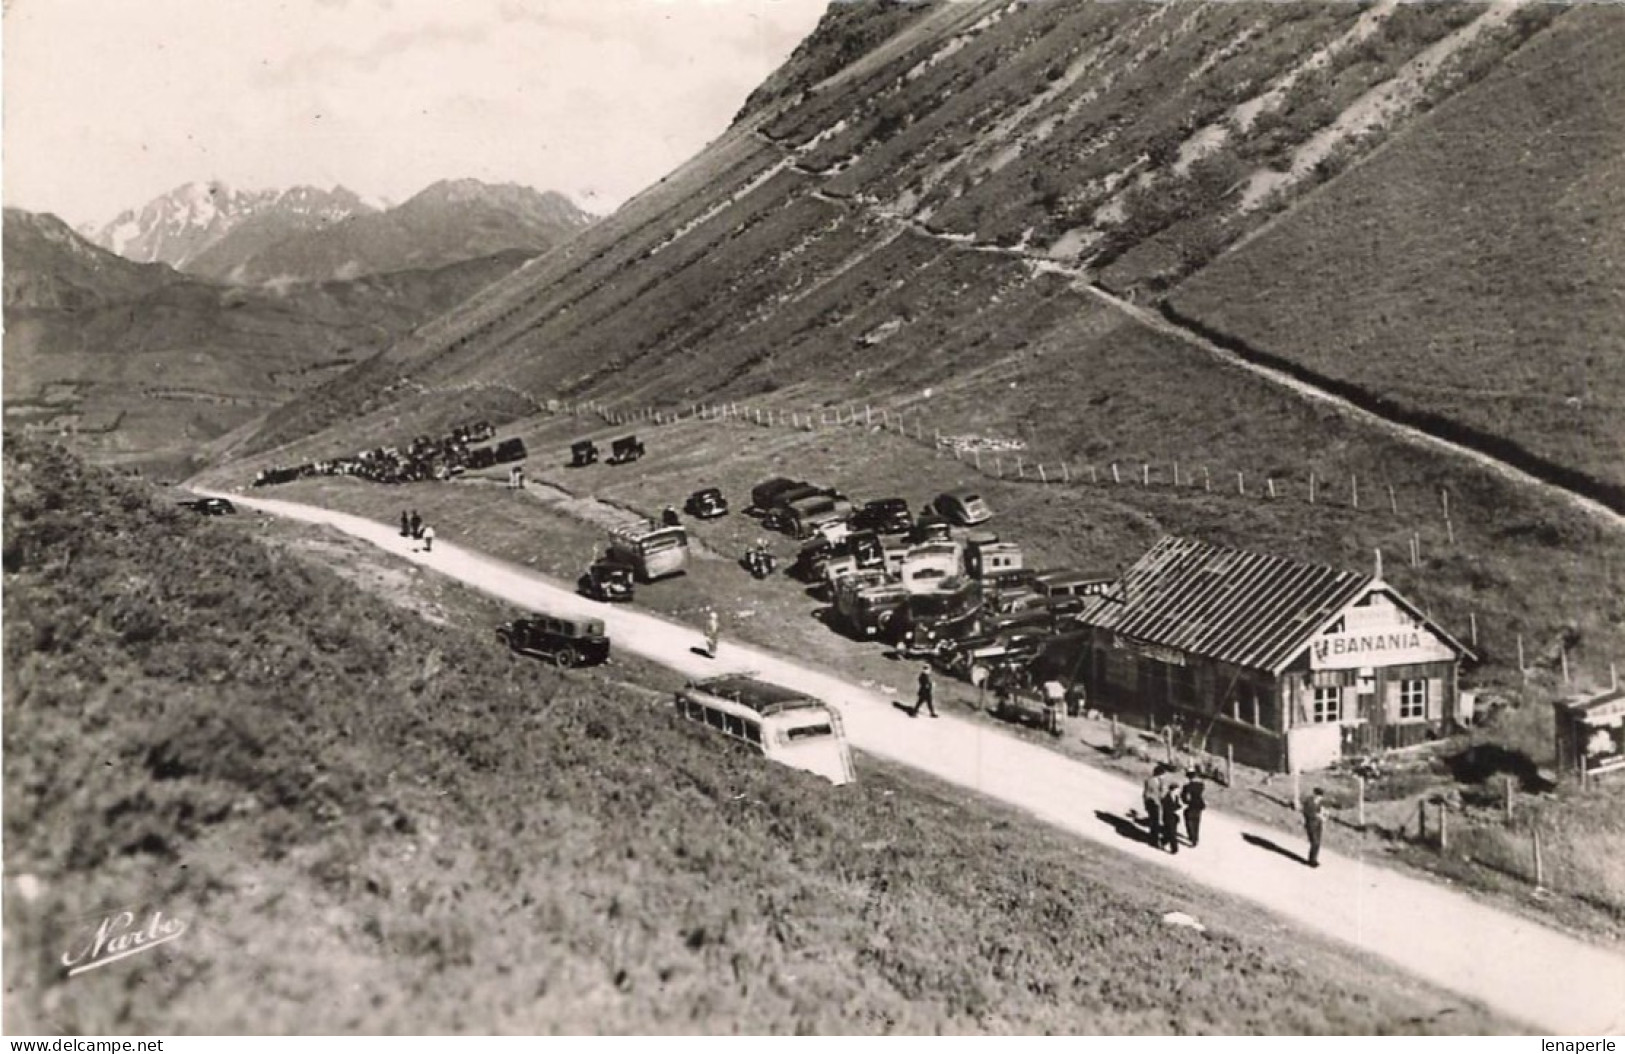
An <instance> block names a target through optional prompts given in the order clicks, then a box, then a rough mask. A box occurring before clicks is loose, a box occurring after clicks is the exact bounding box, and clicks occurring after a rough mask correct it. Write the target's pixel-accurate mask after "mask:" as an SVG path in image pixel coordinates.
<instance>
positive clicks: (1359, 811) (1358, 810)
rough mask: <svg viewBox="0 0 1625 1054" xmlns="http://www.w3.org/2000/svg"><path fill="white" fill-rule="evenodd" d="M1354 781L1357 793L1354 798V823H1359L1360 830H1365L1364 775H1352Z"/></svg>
mask: <svg viewBox="0 0 1625 1054" xmlns="http://www.w3.org/2000/svg"><path fill="white" fill-rule="evenodd" d="M1354 782H1355V787H1356V793H1358V795H1359V797H1358V798H1357V799H1356V800H1355V806H1354V820H1355V823H1356V824H1358V825H1359V828H1360V830H1362V831H1363V830H1365V777H1364V776H1356V777H1354Z"/></svg>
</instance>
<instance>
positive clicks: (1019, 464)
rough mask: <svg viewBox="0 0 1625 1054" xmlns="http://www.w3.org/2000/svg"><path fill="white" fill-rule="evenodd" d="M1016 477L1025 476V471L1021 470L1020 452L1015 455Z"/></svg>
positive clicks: (1021, 477)
mask: <svg viewBox="0 0 1625 1054" xmlns="http://www.w3.org/2000/svg"><path fill="white" fill-rule="evenodd" d="M1016 478H1018V479H1025V478H1026V473H1024V472H1022V471H1021V455H1020V454H1017V455H1016Z"/></svg>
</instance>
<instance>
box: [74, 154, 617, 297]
mask: <svg viewBox="0 0 1625 1054" xmlns="http://www.w3.org/2000/svg"><path fill="white" fill-rule="evenodd" d="M592 220H593V217H592V216H590V215H589V214H587V213H585V212H582V211H581V210H580V209H578V208H576V207H575V206H574V205H573V204H572V203H571V202H570V201H569V199H567V198H565V197H564V196H563V195H561V194H558V193H555V192H551V191H550V192H545V193H544V192H539V191H536V190H533V189H531V188H528V187H522V186H518V185H515V184H501V185H492V184H486V183H482V182H480V181H478V180H473V179H460V180H446V181H442V182H439V183H435V184H434V185H432V186H430V187H428V188H426V189H425V190H423V191H422V192H421V193H419V194H417V195H415V196H413V197H412V198H411V199H409V200H407V201H406V202H403V203H402V204H400V205H398V206H394V207H390V208H383V209H380V208H377V207H375V206H373V205H371V204H368V203H367V202H365V201H363V200H362V198H361V197H360V196H359V195H357V194H355V193H354V192H352V191H350V190H348V189H346V188H344V187H334V188H333V189H332V190H326V191H324V190H319V189H317V188H314V187H294V188H291V189H288V190H281V191H246V192H245V191H238V190H233V189H232V188H230V187H227V186H225V185H224V184H221V183H207V184H201V183H189V184H186V185H184V186H181V187H177V188H176V189H175V190H172V191H170V192H169V193H168V194H165V195H163V196H161V197H159V198H156V199H154V200H153V201H151V202H149V203H147V205H145V206H144V207H142V208H141V209H140V210H139V211H135V210H131V211H127V212H125V213H123V214H121V215H120V216H119V217H117V218H116V219H115V220H113V222H111V223H109V224H107V225H106V226H104V227H102V228H100V229H99V230H97V231H95V232H94V235H93V236H92V240H94V241H95V242H96V243H97V244H98V245H101V246H102V247H104V248H107V249H110V250H112V251H114V252H117V253H119V254H120V255H123V256H125V257H127V258H129V259H132V260H136V261H140V262H162V263H167V264H170V265H171V266H173V267H175V268H177V269H178V270H181V271H183V272H185V273H187V274H191V275H195V276H198V277H202V278H208V279H212V280H215V281H221V282H229V283H232V284H237V285H260V284H265V283H287V282H320V281H331V280H335V279H340V280H342V279H349V278H357V277H360V276H363V275H369V274H383V273H387V272H391V271H400V270H408V269H433V268H437V267H443V266H447V265H450V264H455V263H459V262H462V261H465V260H473V259H477V258H479V257H482V256H490V255H493V254H497V253H505V252H509V251H522V252H527V253H537V252H545V251H546V250H548V249H550V248H552V247H553V246H554V245H556V244H558V243H560V242H561V241H564V240H566V239H568V238H570V237H572V236H573V235H574V234H575V233H576V232H577V231H579V230H581V229H582V228H584V227H586V226H587V225H588V224H590V223H591V222H592Z"/></svg>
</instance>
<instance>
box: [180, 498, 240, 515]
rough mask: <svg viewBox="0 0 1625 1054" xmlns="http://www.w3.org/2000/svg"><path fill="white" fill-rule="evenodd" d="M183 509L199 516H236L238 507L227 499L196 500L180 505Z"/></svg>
mask: <svg viewBox="0 0 1625 1054" xmlns="http://www.w3.org/2000/svg"><path fill="white" fill-rule="evenodd" d="M180 504H181V507H182V508H185V509H191V510H192V511H193V512H195V513H197V514H198V515H199V516H228V515H231V516H234V515H236V513H237V506H235V505H233V504H232V503H231V502H230V501H228V500H226V499H225V498H196V499H193V500H191V501H183V502H181V503H180Z"/></svg>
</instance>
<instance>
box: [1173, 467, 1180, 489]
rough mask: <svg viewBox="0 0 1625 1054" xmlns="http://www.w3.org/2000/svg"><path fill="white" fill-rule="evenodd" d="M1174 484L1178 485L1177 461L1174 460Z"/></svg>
mask: <svg viewBox="0 0 1625 1054" xmlns="http://www.w3.org/2000/svg"><path fill="white" fill-rule="evenodd" d="M1174 486H1176V487H1177V486H1179V462H1177V461H1175V462H1174Z"/></svg>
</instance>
